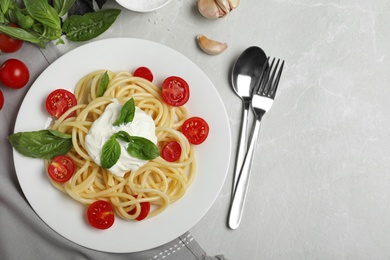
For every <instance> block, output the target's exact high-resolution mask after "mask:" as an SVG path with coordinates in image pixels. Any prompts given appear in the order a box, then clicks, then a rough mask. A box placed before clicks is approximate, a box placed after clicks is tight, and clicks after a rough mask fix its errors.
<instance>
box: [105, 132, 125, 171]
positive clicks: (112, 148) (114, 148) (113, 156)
mask: <svg viewBox="0 0 390 260" xmlns="http://www.w3.org/2000/svg"><path fill="white" fill-rule="evenodd" d="M120 155H121V146H120V144H119V142H118V141H117V140H116V139H115V134H114V135H112V136H111V138H110V139H109V140H108V141H107V142H106V143H105V144H104V145H103V148H102V156H101V158H100V164H101V166H102V168H103V169H109V168H111V167H112V166H114V164H116V162H117V161H118V160H119V157H120Z"/></svg>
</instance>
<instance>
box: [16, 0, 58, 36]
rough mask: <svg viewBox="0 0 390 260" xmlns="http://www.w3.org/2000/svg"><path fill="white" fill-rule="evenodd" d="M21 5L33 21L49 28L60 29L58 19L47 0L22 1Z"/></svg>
mask: <svg viewBox="0 0 390 260" xmlns="http://www.w3.org/2000/svg"><path fill="white" fill-rule="evenodd" d="M23 3H24V5H25V7H26V9H27V12H28V13H29V15H30V16H31V17H32V18H34V19H35V20H37V21H39V22H41V23H42V24H44V25H46V26H48V27H51V28H55V29H60V28H61V20H60V17H59V16H58V13H57V12H56V10H55V9H54V8H53V7H52V6H51V5H49V2H48V1H47V0H23Z"/></svg>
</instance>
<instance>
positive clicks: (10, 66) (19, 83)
mask: <svg viewBox="0 0 390 260" xmlns="http://www.w3.org/2000/svg"><path fill="white" fill-rule="evenodd" d="M29 79H30V72H29V71H28V68H27V66H26V64H24V63H23V62H22V61H20V60H17V59H9V60H6V61H5V62H4V63H3V64H2V65H1V67H0V82H1V83H2V84H3V85H4V86H6V87H9V88H14V89H18V88H22V87H24V86H25V85H26V84H27V82H28V80H29Z"/></svg>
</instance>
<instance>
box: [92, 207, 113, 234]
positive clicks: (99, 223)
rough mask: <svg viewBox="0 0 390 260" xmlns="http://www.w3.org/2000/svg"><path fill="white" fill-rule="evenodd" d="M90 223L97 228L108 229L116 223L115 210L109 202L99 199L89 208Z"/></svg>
mask: <svg viewBox="0 0 390 260" xmlns="http://www.w3.org/2000/svg"><path fill="white" fill-rule="evenodd" d="M87 219H88V222H89V224H91V226H93V227H94V228H97V229H107V228H109V227H111V226H112V225H113V224H114V221H115V216H114V210H113V209H112V206H111V204H110V203H109V202H107V201H104V200H97V201H95V202H94V203H92V204H91V205H90V206H89V207H88V210H87Z"/></svg>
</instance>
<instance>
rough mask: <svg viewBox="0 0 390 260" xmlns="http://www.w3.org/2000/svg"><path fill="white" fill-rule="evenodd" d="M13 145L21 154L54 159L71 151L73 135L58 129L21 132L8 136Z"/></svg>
mask: <svg viewBox="0 0 390 260" xmlns="http://www.w3.org/2000/svg"><path fill="white" fill-rule="evenodd" d="M8 140H9V142H10V143H11V145H12V146H13V147H14V148H15V150H16V151H18V152H19V153H20V154H22V155H24V156H27V157H32V158H42V159H52V158H53V157H55V156H57V155H63V154H66V153H67V152H69V150H70V149H71V148H72V147H73V144H72V136H71V135H68V134H64V133H62V132H59V131H57V130H40V131H32V132H19V133H15V134H12V135H10V136H8Z"/></svg>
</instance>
